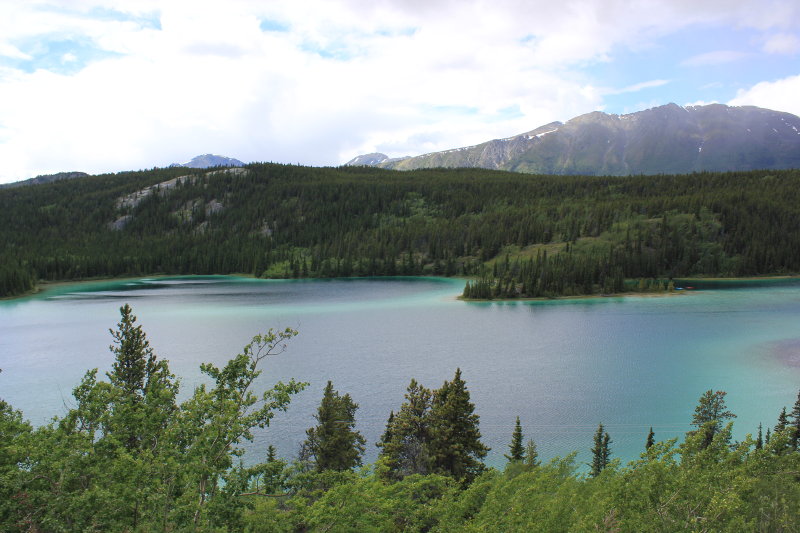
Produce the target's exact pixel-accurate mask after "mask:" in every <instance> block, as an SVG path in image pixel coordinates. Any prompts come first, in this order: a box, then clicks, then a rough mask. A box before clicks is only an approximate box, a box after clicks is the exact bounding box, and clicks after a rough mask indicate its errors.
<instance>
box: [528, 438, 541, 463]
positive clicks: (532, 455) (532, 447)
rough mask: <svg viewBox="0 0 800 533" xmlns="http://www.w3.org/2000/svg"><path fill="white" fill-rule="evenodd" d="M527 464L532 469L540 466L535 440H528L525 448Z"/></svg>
mask: <svg viewBox="0 0 800 533" xmlns="http://www.w3.org/2000/svg"><path fill="white" fill-rule="evenodd" d="M525 464H526V465H528V466H530V467H535V466H539V453H538V452H537V451H536V443H535V442H533V439H528V444H527V445H526V446H525Z"/></svg>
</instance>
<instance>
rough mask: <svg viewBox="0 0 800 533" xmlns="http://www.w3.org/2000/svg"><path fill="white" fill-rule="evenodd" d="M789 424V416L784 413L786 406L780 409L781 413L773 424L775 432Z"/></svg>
mask: <svg viewBox="0 0 800 533" xmlns="http://www.w3.org/2000/svg"><path fill="white" fill-rule="evenodd" d="M788 425H789V418H788V416H787V415H786V407H784V408H783V409H782V410H781V414H779V415H778V423H777V424H775V433H780V432H781V431H783V430H784V429H786V428H787V426H788Z"/></svg>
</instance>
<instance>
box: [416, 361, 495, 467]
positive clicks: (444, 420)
mask: <svg viewBox="0 0 800 533" xmlns="http://www.w3.org/2000/svg"><path fill="white" fill-rule="evenodd" d="M430 421H431V422H430V428H431V444H430V453H431V462H432V464H433V471H434V472H438V473H442V474H445V475H449V476H452V477H454V478H456V479H459V480H464V481H467V482H469V481H471V480H473V479H474V478H475V476H477V475H478V474H479V473H480V472H481V471H483V469H484V466H483V463H482V462H481V460H482V459H483V458H484V457H486V454H487V453H488V451H489V448H488V447H486V446H485V445H484V444H483V443H482V442H481V432H480V430H479V429H478V424H479V421H480V417H479V416H478V415H477V414H476V413H475V405H474V404H473V403H472V402H471V401H470V397H469V391H468V390H467V385H466V383H465V382H464V380H463V379H461V369H460V368H458V369H456V374H455V376H454V377H453V381H445V382H444V383H443V384H442V387H441V388H440V389H438V390H437V391H435V392H434V394H433V402H432V404H431V414H430Z"/></svg>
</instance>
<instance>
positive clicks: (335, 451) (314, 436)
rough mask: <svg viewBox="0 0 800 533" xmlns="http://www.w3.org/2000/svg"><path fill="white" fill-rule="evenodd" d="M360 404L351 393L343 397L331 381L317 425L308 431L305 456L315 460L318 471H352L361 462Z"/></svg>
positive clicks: (323, 396) (324, 395)
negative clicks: (358, 416) (358, 425)
mask: <svg viewBox="0 0 800 533" xmlns="http://www.w3.org/2000/svg"><path fill="white" fill-rule="evenodd" d="M357 409H358V404H356V403H355V402H353V400H352V399H351V398H350V395H349V394H345V395H344V396H340V395H339V393H338V391H335V390H334V389H333V384H332V383H331V382H330V381H328V384H327V385H326V386H325V391H324V392H323V395H322V401H321V402H320V405H319V408H318V409H317V414H316V415H314V418H315V419H316V421H317V425H316V426H314V427H312V428H309V429H308V430H306V441H305V443H304V444H303V453H301V455H303V456H304V457H305V458H308V459H312V460H313V462H314V467H315V468H316V470H317V471H318V472H322V471H324V470H339V471H341V470H349V469H351V468H353V467H355V466H358V465H360V464H361V454H363V453H364V444H365V443H366V441H365V440H364V437H363V436H361V433H359V432H358V431H356V429H355V425H356V420H355V413H356V410H357Z"/></svg>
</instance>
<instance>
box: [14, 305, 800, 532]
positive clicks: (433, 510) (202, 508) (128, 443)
mask: <svg viewBox="0 0 800 533" xmlns="http://www.w3.org/2000/svg"><path fill="white" fill-rule="evenodd" d="M120 315H121V318H120V321H119V323H118V324H117V327H116V329H114V330H111V331H110V333H111V336H112V340H113V344H112V346H111V352H112V354H113V356H114V362H113V364H112V367H111V370H110V371H109V372H108V373H107V375H106V379H99V378H98V375H97V369H94V370H90V371H88V372H87V373H86V375H85V376H84V378H83V379H82V380H81V382H80V383H79V384H78V386H77V387H76V388H75V389H74V391H73V395H74V398H75V407H74V408H72V409H70V410H69V411H68V412H67V414H66V415H64V416H62V417H59V418H55V419H53V421H52V422H50V423H49V424H47V425H45V426H41V427H38V428H34V427H32V426H31V425H30V424H29V423H28V422H26V421H25V420H24V419H23V417H22V414H21V413H20V412H18V411H16V410H14V409H13V408H12V407H11V406H10V405H8V404H7V403H6V402H4V401H1V400H0V527H2V529H3V530H4V531H10V532H13V531H19V532H22V531H65V532H67V531H70V532H71V531H132V532H133V531H182V530H193V531H215V532H220V531H298V532H299V531H332V530H335V531H454V530H459V531H486V530H492V531H496V530H502V531H584V530H587V531H588V530H592V531H594V530H603V531H683V530H702V529H713V530H716V531H779V530H791V529H792V528H793V527H794V526H796V524H798V523H800V474H798V472H800V450H798V444H799V441H800V394H798V398H797V401H796V403H795V404H794V406H793V408H792V409H791V410H790V411H788V412H787V410H786V409H785V408H784V409H783V411H782V412H781V413H780V415H779V416H778V423H777V424H776V425H775V427H774V430H772V431H771V429H773V428H770V429H768V430H767V434H766V436H764V435H763V434H762V428H761V426H759V428H758V434H757V437H756V438H753V437H751V436H750V435H748V436H747V438H745V440H744V441H741V442H734V441H733V440H732V438H731V432H732V423H731V422H730V420H732V419H733V418H735V415H734V414H733V413H732V412H730V411H729V410H728V409H727V407H726V405H725V392H724V391H714V390H708V391H706V392H705V393H704V394H703V395H702V396H701V397H700V399H699V401H698V405H697V406H696V408H695V412H694V415H693V417H692V421H691V425H692V426H693V429H692V430H691V431H690V432H688V433H687V434H686V437H685V439H684V441H683V442H682V443H680V444H678V442H677V439H672V440H669V441H657V440H656V438H655V435H654V433H653V430H652V428H651V429H650V432H649V433H648V435H647V437H646V439H644V438H643V452H642V454H641V456H640V458H639V459H638V460H636V461H633V462H631V463H629V464H628V465H626V466H622V465H621V464H620V461H619V460H618V459H615V458H613V455H612V451H613V450H612V444H613V440H612V439H611V436H610V435H609V433H608V431H607V430H606V428H605V427H604V426H603V425H602V424H600V425H599V426H598V428H597V431H596V433H595V436H594V439H593V446H592V448H591V452H592V461H591V463H590V464H589V465H587V466H588V467H589V469H588V471H581V470H580V465H578V464H576V463H575V454H570V455H568V456H567V457H564V458H555V459H553V460H551V461H549V462H547V463H543V462H542V461H541V460H540V459H539V457H538V453H537V451H536V443H535V442H534V440H533V439H531V438H528V439H527V441H526V439H525V435H524V432H523V428H522V426H521V424H520V420H519V417H517V418H516V423H515V425H514V428H513V430H512V431H511V433H510V443H509V445H508V454H507V455H506V459H507V460H508V463H507V465H506V466H505V468H503V469H494V468H487V467H486V466H485V465H484V464H483V463H482V459H483V457H485V455H486V452H487V451H488V448H487V447H486V446H485V445H483V443H482V442H481V435H480V430H479V416H478V415H477V414H476V413H475V412H474V405H473V404H472V402H471V400H470V396H469V391H468V389H467V387H466V383H465V382H464V380H463V379H462V376H461V372H460V371H459V370H456V373H455V376H454V377H453V379H452V380H448V381H445V382H444V383H443V385H442V386H441V387H440V388H439V389H436V390H430V389H427V388H426V387H424V386H422V385H420V384H419V383H417V382H416V380H413V379H412V380H411V382H410V384H409V386H408V389H407V392H406V395H405V401H404V402H403V403H402V405H401V406H400V407H399V409H398V410H397V411H396V412H394V411H393V412H391V413H390V414H389V418H388V420H387V424H386V429H385V432H384V434H383V435H382V436H381V438H380V440H379V442H378V443H377V445H378V447H379V448H380V450H381V451H380V455H379V457H378V460H377V462H376V463H375V464H374V465H370V466H368V467H363V468H361V469H360V470H358V467H360V466H361V463H362V461H361V457H362V454H363V452H364V449H365V445H366V442H365V439H364V438H363V436H362V435H361V434H360V433H359V432H358V431H357V429H356V424H355V420H356V412H357V410H358V405H357V404H356V403H355V402H354V401H353V400H352V398H351V397H350V396H349V394H341V393H340V392H338V391H337V390H335V389H334V387H333V384H332V383H331V382H330V381H329V382H328V383H327V385H326V386H325V389H324V391H323V395H322V399H321V401H320V404H319V407H318V409H317V412H316V414H315V417H314V418H315V421H316V424H315V425H314V426H313V427H311V428H309V429H308V430H307V431H306V440H305V441H304V442H303V445H302V447H301V451H300V453H299V455H298V457H297V458H296V459H295V460H293V461H287V460H285V459H282V458H278V457H277V456H276V453H275V449H274V448H273V447H272V446H270V447H268V449H266V450H264V455H265V460H264V461H262V462H256V463H254V464H249V465H246V464H245V463H244V462H243V461H242V458H241V457H242V454H243V448H242V446H241V445H242V443H243V442H245V441H248V440H252V438H253V434H252V431H253V430H254V429H255V428H257V427H260V428H263V427H266V426H268V425H269V421H270V420H271V418H272V417H273V415H274V414H275V413H276V412H277V411H283V410H286V409H287V408H288V406H289V403H290V401H291V397H292V396H293V395H294V394H296V393H297V392H299V391H301V390H302V389H303V388H305V387H306V386H307V385H308V384H307V383H301V382H297V381H295V380H290V381H289V382H287V383H281V382H279V383H277V384H275V385H274V386H272V387H271V388H269V389H267V390H265V391H256V390H255V386H254V384H255V383H256V379H257V378H258V377H259V375H260V373H261V371H262V370H261V368H260V367H261V365H263V363H264V362H265V361H266V360H268V359H269V358H271V357H274V356H277V355H279V354H280V353H281V352H283V350H284V349H285V348H286V344H287V342H288V341H290V339H291V338H292V337H294V336H295V335H296V333H297V332H295V331H293V330H291V329H287V330H284V331H280V332H275V331H270V332H269V333H267V334H265V335H258V336H256V337H255V338H254V339H253V340H252V342H251V343H250V344H248V345H247V346H245V348H244V349H243V350H242V353H241V354H239V355H237V356H235V357H234V358H233V359H231V360H230V361H229V362H228V363H227V364H226V365H224V366H223V367H221V368H220V367H216V366H214V365H210V364H203V365H201V369H202V371H203V372H204V373H205V374H206V376H207V378H208V382H209V383H208V384H207V385H200V386H198V387H196V388H195V390H194V391H193V393H192V395H191V396H190V397H189V398H188V399H187V400H185V401H183V402H181V403H178V402H177V393H178V388H179V380H178V379H177V378H176V376H174V375H173V374H172V373H171V372H170V370H169V366H168V363H167V361H166V360H164V359H160V358H159V357H157V355H156V354H155V353H154V351H153V349H152V348H151V347H150V344H149V341H148V340H147V337H146V334H145V333H144V331H143V330H142V328H141V326H140V325H137V324H136V317H135V316H134V315H133V311H132V309H131V308H130V307H129V306H127V305H125V306H123V307H122V308H121V309H120Z"/></svg>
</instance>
